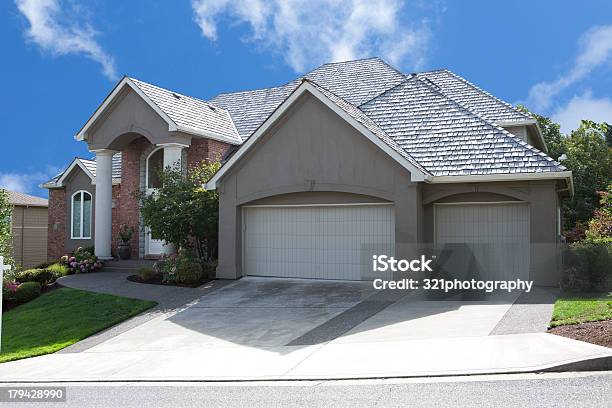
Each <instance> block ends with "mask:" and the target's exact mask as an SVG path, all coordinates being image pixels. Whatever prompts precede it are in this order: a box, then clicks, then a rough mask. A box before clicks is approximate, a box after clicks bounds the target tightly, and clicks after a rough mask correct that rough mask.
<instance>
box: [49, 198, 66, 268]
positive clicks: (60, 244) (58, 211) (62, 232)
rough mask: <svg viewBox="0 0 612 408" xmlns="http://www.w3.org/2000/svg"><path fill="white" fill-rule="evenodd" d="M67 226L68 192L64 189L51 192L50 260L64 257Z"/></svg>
mask: <svg viewBox="0 0 612 408" xmlns="http://www.w3.org/2000/svg"><path fill="white" fill-rule="evenodd" d="M66 225H68V212H67V210H66V190H64V189H63V188H62V189H52V190H49V221H48V236H47V258H48V259H58V258H59V257H61V256H62V255H64V253H65V250H64V245H65V243H66V234H67V231H66Z"/></svg>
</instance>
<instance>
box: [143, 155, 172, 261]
mask: <svg viewBox="0 0 612 408" xmlns="http://www.w3.org/2000/svg"><path fill="white" fill-rule="evenodd" d="M163 168H164V149H163V148H159V149H157V150H154V151H153V152H151V154H149V156H148V157H147V165H146V192H147V194H149V195H151V194H155V192H156V191H157V189H158V188H160V187H161V180H160V178H159V175H160V172H161V171H162V169H163ZM166 250H167V248H166V245H165V241H164V240H161V239H153V238H151V231H150V229H149V228H145V256H159V255H162V254H164V253H165V252H166Z"/></svg>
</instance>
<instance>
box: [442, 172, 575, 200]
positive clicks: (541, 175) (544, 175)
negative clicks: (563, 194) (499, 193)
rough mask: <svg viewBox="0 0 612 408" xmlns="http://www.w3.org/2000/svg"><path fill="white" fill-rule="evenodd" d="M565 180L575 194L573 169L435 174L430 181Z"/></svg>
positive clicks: (443, 182) (571, 193)
mask: <svg viewBox="0 0 612 408" xmlns="http://www.w3.org/2000/svg"><path fill="white" fill-rule="evenodd" d="M534 180H565V181H566V183H567V186H568V189H569V192H570V195H571V196H573V195H574V179H573V176H572V172H571V171H547V172H538V173H505V174H474V175H462V176H434V177H433V178H432V179H431V181H430V183H432V184H445V183H486V182H495V181H534Z"/></svg>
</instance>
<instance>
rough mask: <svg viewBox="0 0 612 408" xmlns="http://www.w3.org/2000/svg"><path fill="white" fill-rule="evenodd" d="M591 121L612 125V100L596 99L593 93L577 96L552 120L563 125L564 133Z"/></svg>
mask: <svg viewBox="0 0 612 408" xmlns="http://www.w3.org/2000/svg"><path fill="white" fill-rule="evenodd" d="M583 119H589V120H592V121H594V122H608V123H612V99H609V98H594V97H593V95H592V93H591V91H587V92H585V93H584V94H582V95H575V96H574V97H573V98H572V99H571V100H570V101H569V102H568V104H567V105H565V106H563V107H561V108H559V109H557V110H556V111H555V112H554V113H553V115H552V120H553V121H555V122H557V123H558V124H559V125H561V131H562V132H563V133H569V132H571V131H572V130H574V129H576V128H577V127H578V126H579V125H580V121H581V120H583Z"/></svg>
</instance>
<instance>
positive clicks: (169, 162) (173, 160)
mask: <svg viewBox="0 0 612 408" xmlns="http://www.w3.org/2000/svg"><path fill="white" fill-rule="evenodd" d="M160 146H163V148H164V170H165V169H167V168H168V167H170V169H172V170H181V168H182V162H183V148H185V147H187V146H185V145H182V144H178V143H167V144H162V145H160ZM175 252H176V248H175V246H174V245H173V244H170V243H165V244H164V253H165V254H166V255H170V254H173V253H175Z"/></svg>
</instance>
